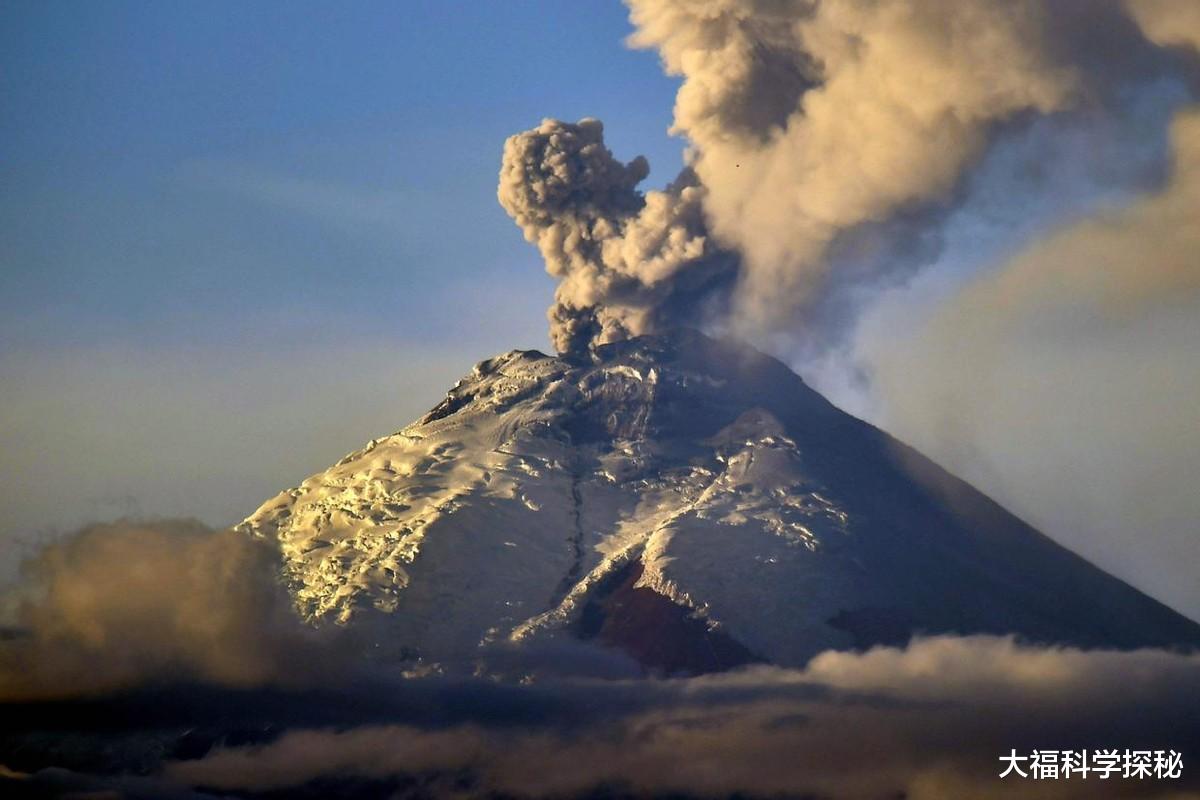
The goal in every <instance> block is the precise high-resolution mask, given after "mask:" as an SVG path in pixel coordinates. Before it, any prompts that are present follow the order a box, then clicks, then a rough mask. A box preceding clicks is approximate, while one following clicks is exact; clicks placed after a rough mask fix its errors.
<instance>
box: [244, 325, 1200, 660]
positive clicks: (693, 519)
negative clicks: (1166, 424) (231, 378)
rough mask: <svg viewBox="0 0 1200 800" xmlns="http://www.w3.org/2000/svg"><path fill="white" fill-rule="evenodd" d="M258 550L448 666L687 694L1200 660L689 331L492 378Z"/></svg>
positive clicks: (940, 487) (343, 613) (521, 362)
mask: <svg viewBox="0 0 1200 800" xmlns="http://www.w3.org/2000/svg"><path fill="white" fill-rule="evenodd" d="M240 528H241V529H242V530H244V531H246V532H248V533H250V534H253V535H255V536H261V537H267V538H268V539H272V540H277V541H278V543H279V545H280V547H281V550H282V553H283V557H284V563H285V566H284V569H285V572H286V576H287V578H288V580H289V582H290V584H291V586H292V587H293V591H294V593H295V597H296V601H297V603H298V605H299V606H300V608H301V609H302V611H303V612H304V613H305V614H306V615H308V616H309V617H311V618H312V619H313V620H314V621H318V622H320V621H337V622H340V623H350V624H358V623H363V624H369V625H370V626H371V630H373V631H376V632H378V635H379V636H380V639H381V640H382V642H381V643H382V644H383V645H384V646H385V647H386V648H387V649H389V650H390V651H391V652H393V653H394V654H396V655H400V656H402V657H405V658H412V659H420V660H422V661H423V662H425V663H429V664H433V663H436V664H450V663H462V662H469V661H470V659H472V658H473V657H475V656H476V655H477V654H478V653H480V652H481V648H487V647H488V646H489V645H494V644H497V643H502V642H504V641H505V640H508V641H509V642H512V643H516V644H517V645H518V646H519V644H520V643H529V642H536V641H538V640H541V639H544V638H553V637H576V638H585V639H588V638H590V639H594V640H596V641H598V642H599V643H601V644H605V645H609V646H613V647H616V648H620V649H622V650H624V651H625V652H627V653H630V654H632V655H633V656H634V657H636V658H637V659H638V660H639V661H640V662H641V663H642V664H643V665H645V666H647V667H650V668H653V669H657V670H660V671H665V672H672V671H677V670H684V671H703V670H708V669H718V668H723V667H728V666H732V665H735V664H738V663H743V662H746V661H752V660H765V661H770V662H773V663H777V664H782V665H800V664H803V663H804V662H805V661H806V660H807V659H808V658H809V657H811V656H812V655H813V654H815V653H817V652H819V651H821V650H825V649H829V648H853V647H865V646H869V645H872V644H877V643H900V642H904V641H906V640H907V639H908V638H909V637H910V636H911V635H913V634H914V633H929V634H933V633H942V632H956V633H963V634H967V633H978V632H986V633H1016V634H1018V635H1020V636H1023V637H1025V638H1028V639H1031V640H1036V641H1045V642H1062V643H1071V644H1077V645H1084V646H1114V647H1122V648H1130V647H1138V646H1164V645H1166V646H1170V645H1193V646H1200V626H1198V625H1196V624H1195V623H1193V622H1191V621H1190V620H1188V619H1186V618H1184V617H1182V616H1181V615H1179V614H1176V613H1175V612H1173V611H1171V610H1170V609H1168V608H1167V607H1165V606H1163V605H1161V604H1160V603H1158V602H1156V601H1154V600H1152V599H1150V598H1149V597H1147V596H1145V595H1143V594H1142V593H1141V592H1139V591H1137V590H1135V589H1133V588H1131V587H1130V586H1128V585H1126V584H1124V583H1122V582H1121V581H1119V580H1117V579H1116V578H1113V577H1112V576H1110V575H1108V574H1106V573H1105V572H1103V571H1101V570H1099V569H1097V568H1096V567H1094V566H1092V565H1091V564H1089V563H1088V562H1086V561H1084V560H1083V559H1081V558H1079V557H1078V556H1076V555H1074V554H1072V553H1071V552H1069V551H1067V550H1066V549H1064V548H1062V547H1060V546H1058V545H1057V544H1055V543H1054V542H1052V541H1051V540H1050V539H1048V538H1046V537H1045V536H1043V535H1042V534H1040V533H1039V532H1037V531H1036V530H1034V529H1033V528H1031V527H1029V526H1028V525H1026V524H1024V523H1023V522H1021V521H1020V520H1019V519H1017V518H1016V517H1014V516H1013V515H1011V514H1009V513H1007V512H1006V511H1005V510H1004V509H1003V508H1001V507H1000V506H998V505H997V504H996V503H994V502H992V501H991V500H989V499H988V498H987V497H985V496H984V495H982V494H981V493H980V492H978V491H976V490H975V489H973V488H972V487H970V486H968V485H967V484H965V483H964V482H962V481H960V480H958V479H956V478H954V477H953V476H951V475H949V474H947V473H946V472H945V471H943V470H941V469H940V468H938V467H937V466H936V465H934V464H933V463H932V462H930V461H928V460H927V459H925V458H924V457H922V456H921V455H919V454H918V453H916V452H915V451H913V450H912V449H910V448H908V447H906V446H905V445H903V444H901V443H900V442H897V441H896V440H895V439H893V438H891V437H890V436H888V435H887V434H885V433H883V432H881V431H879V430H878V429H876V428H874V427H872V426H871V425H868V424H866V423H864V422H862V421H860V420H858V419H856V418H854V417H851V416H850V415H848V414H845V413H843V412H842V411H839V410H838V409H837V408H835V407H834V406H833V405H831V404H830V403H828V402H827V401H826V400H825V399H824V398H822V397H821V396H820V395H818V394H817V393H816V392H814V391H813V390H812V389H810V388H809V387H808V386H807V385H805V383H804V382H803V381H802V380H801V379H800V378H799V377H798V376H797V375H796V374H794V373H793V372H792V371H790V370H789V369H788V368H787V367H786V366H784V365H783V364H782V363H780V362H779V361H776V360H775V359H773V358H770V357H768V356H765V355H763V354H761V353H759V352H757V351H755V350H753V349H751V348H749V347H746V346H742V345H738V344H734V343H729V342H724V341H715V340H712V339H709V338H707V337H705V336H703V335H701V334H699V333H695V332H691V331H681V332H677V333H673V334H671V335H670V336H666V337H649V336H646V337H639V338H637V339H632V340H629V341H624V342H619V343H615V344H609V345H604V346H601V347H598V348H595V349H594V350H592V351H591V352H590V353H589V354H588V355H587V356H574V357H569V358H568V357H558V358H555V357H550V356H546V355H544V354H542V353H539V352H536V351H512V352H509V353H506V354H504V355H501V356H497V357H496V358H492V359H489V360H487V361H483V362H481V363H479V364H478V365H476V367H475V368H474V370H473V371H472V373H471V374H470V375H468V376H466V377H465V378H463V379H462V380H460V381H459V382H458V383H457V384H456V385H455V386H454V388H452V389H451V390H450V392H449V394H448V395H447V396H446V399H445V400H444V401H442V402H441V403H440V404H439V405H438V406H437V407H436V408H434V409H433V410H432V411H430V412H429V413H428V414H426V415H425V416H424V417H422V418H421V419H420V420H418V421H417V422H415V423H413V424H412V425H409V426H408V427H406V428H404V429H403V430H401V431H399V432H398V433H395V434H392V435H390V436H386V437H384V438H381V439H376V440H373V441H371V442H369V443H368V444H367V446H366V447H365V448H363V449H362V450H359V451H358V452H355V453H352V454H350V455H348V456H347V457H345V458H344V459H342V460H341V461H340V462H338V463H337V464H336V465H335V466H333V467H332V468H330V469H329V470H327V471H325V472H322V473H320V474H317V475H314V476H313V477H311V478H309V479H308V480H306V481H304V483H302V484H301V485H300V486H299V487H297V488H295V489H291V490H288V491H285V492H283V493H281V494H279V495H278V496H277V497H275V498H273V499H272V500H270V501H268V502H267V503H265V504H264V505H263V506H262V507H261V508H260V509H259V510H258V511H256V512H255V513H254V514H253V515H252V516H251V517H249V518H248V519H247V520H246V521H245V522H243V523H242V524H241V526H240Z"/></svg>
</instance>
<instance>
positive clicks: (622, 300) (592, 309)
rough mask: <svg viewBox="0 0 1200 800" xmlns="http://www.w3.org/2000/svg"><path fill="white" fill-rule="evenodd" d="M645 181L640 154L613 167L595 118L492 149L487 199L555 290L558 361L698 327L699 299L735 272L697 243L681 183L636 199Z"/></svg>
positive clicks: (687, 179)
mask: <svg viewBox="0 0 1200 800" xmlns="http://www.w3.org/2000/svg"><path fill="white" fill-rule="evenodd" d="M649 172H650V167H649V164H647V162H646V159H645V158H642V157H641V156H639V157H637V158H635V159H634V160H633V161H630V162H629V163H628V164H622V163H621V162H620V161H618V160H617V159H616V158H614V157H613V154H612V152H611V151H609V149H608V148H607V147H605V146H604V126H603V124H602V123H601V122H600V121H599V120H596V119H584V120H581V121H579V122H578V123H576V124H571V123H567V122H559V121H557V120H549V119H548V120H545V121H543V122H542V124H541V125H539V126H538V127H537V128H534V129H532V130H529V131H526V132H524V133H519V134H517V135H515V136H511V137H509V139H508V140H507V141H506V142H505V143H504V160H503V163H502V165H501V167H500V188H499V190H498V192H497V195H498V197H499V200H500V205H502V206H503V207H504V210H505V211H507V212H508V214H509V216H511V217H512V218H513V220H514V221H515V222H516V223H517V225H518V226H520V228H521V230H522V231H523V232H524V233H525V238H526V239H527V240H528V241H530V242H533V243H535V244H537V246H538V249H539V250H540V251H541V253H542V257H543V258H544V259H545V260H546V270H547V271H548V272H549V273H550V274H551V275H553V276H554V277H555V278H557V279H559V281H560V282H559V285H558V289H557V290H556V292H555V304H554V306H553V307H552V308H551V309H550V311H549V313H548V316H549V319H550V338H551V340H552V341H553V342H554V346H555V348H557V349H558V350H559V352H563V353H568V352H576V351H579V350H582V349H585V348H586V347H587V346H588V345H589V344H592V343H602V342H609V341H616V340H620V339H624V338H626V337H628V336H632V335H638V334H642V333H649V332H651V331H653V330H655V329H656V328H659V327H662V326H663V325H674V324H688V325H696V326H698V325H700V324H702V322H703V317H704V305H705V303H706V298H708V297H709V296H710V295H715V294H716V293H717V292H716V290H717V289H718V287H721V286H724V285H727V284H728V282H729V280H730V279H731V278H732V276H733V275H734V274H735V261H734V259H733V258H732V257H731V256H730V255H729V254H728V253H725V252H722V251H720V250H717V249H716V248H714V247H712V246H711V245H710V244H709V239H708V236H707V231H706V227H705V222H704V216H703V212H702V208H701V200H702V197H703V190H702V188H701V187H700V186H698V185H697V184H696V182H695V178H694V176H693V175H692V173H691V172H690V171H689V170H684V172H683V173H681V175H680V177H679V179H677V180H676V182H675V183H674V184H672V185H671V186H669V187H667V189H666V190H664V191H651V192H648V193H646V194H645V195H643V194H642V193H641V192H640V191H638V190H637V184H638V183H640V182H641V181H642V180H643V179H644V178H645V177H646V176H647V175H648V174H649Z"/></svg>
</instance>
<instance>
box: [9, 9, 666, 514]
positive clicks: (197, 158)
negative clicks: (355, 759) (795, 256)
mask: <svg viewBox="0 0 1200 800" xmlns="http://www.w3.org/2000/svg"><path fill="white" fill-rule="evenodd" d="M629 30H630V29H629V25H628V22H627V19H626V13H625V9H624V7H623V6H621V5H620V4H619V3H616V2H611V3H609V2H604V3H600V2H597V3H578V4H577V3H562V2H522V3H513V4H510V3H490V2H471V3H466V2H464V3H445V2H420V3H417V2H405V3H382V2H381V3H366V2H360V3H353V4H330V3H300V2H289V3H254V4H234V3H196V4H175V3H154V2H102V3H65V2H9V3H6V4H4V5H3V6H2V7H0V115H2V116H0V393H2V394H3V397H0V405H2V406H3V409H2V410H0V440H2V441H3V445H2V446H0V451H2V452H3V455H0V485H2V486H4V487H6V488H3V489H0V495H2V496H0V502H2V503H3V505H4V507H5V509H6V511H7V512H8V514H7V519H6V522H4V523H3V524H2V525H0V530H3V531H5V532H6V533H13V532H20V531H27V530H33V529H40V528H46V527H63V526H69V525H71V524H75V522H77V521H81V520H83V519H87V518H89V517H95V516H99V517H105V516H113V515H116V514H118V513H125V512H127V511H134V512H137V513H146V514H195V515H199V516H201V517H203V518H205V519H206V520H208V521H210V522H216V523H220V522H228V521H230V520H234V519H237V518H240V516H242V515H244V514H246V513H248V512H249V511H251V510H252V508H251V507H249V506H252V505H253V504H255V503H257V502H258V501H260V500H262V499H265V498H266V497H267V496H269V495H270V494H273V493H274V492H275V491H277V490H278V489H280V488H283V487H284V486H286V485H290V484H291V483H294V482H295V481H298V480H299V479H301V478H303V477H304V476H305V475H307V474H309V473H311V472H313V471H316V470H317V469H319V468H323V467H324V466H325V465H327V463H328V462H330V461H331V460H333V459H336V458H337V457H339V456H340V455H341V454H342V453H344V452H345V451H348V450H351V449H354V448H356V447H358V446H360V445H361V444H362V443H363V441H365V440H366V439H368V438H370V437H371V436H374V435H379V434H382V433H386V432H388V431H390V430H393V429H395V428H398V427H400V426H401V425H403V424H405V423H407V422H408V421H410V420H411V419H412V418H413V417H414V416H416V415H417V414H419V413H420V412H421V411H422V410H424V409H425V408H426V407H428V406H429V405H431V404H432V403H434V402H436V400H437V399H438V397H439V396H440V395H441V393H442V392H443V391H444V390H445V389H446V388H448V386H449V384H450V383H452V382H453V380H454V378H455V377H456V376H458V375H459V374H461V373H462V372H464V371H465V370H466V369H467V368H468V367H469V366H470V364H471V363H473V362H474V361H476V360H478V359H481V358H484V357H486V356H489V355H492V354H493V353H494V352H496V351H500V350H506V349H510V348H513V347H540V348H543V349H545V348H547V347H548V343H547V341H546V338H545V327H546V326H545V321H544V311H545V308H546V307H547V306H548V305H549V300H550V296H551V293H552V289H553V287H552V282H551V280H550V278H549V277H548V276H546V275H545V274H544V272H543V270H542V265H541V260H540V258H539V257H538V256H537V253H536V252H535V251H534V250H533V248H531V247H530V246H529V245H527V244H526V243H525V242H524V241H523V239H522V238H521V235H520V232H519V231H518V230H517V228H516V227H515V226H514V225H513V224H512V223H511V221H510V220H509V219H508V218H507V216H505V214H504V213H503V211H502V210H501V209H500V207H499V206H498V204H497V203H496V199H495V188H496V175H497V171H498V169H499V164H500V151H501V147H502V145H503V141H504V138H505V137H506V136H508V135H509V134H512V133H515V132H517V131H519V130H522V129H525V128H528V127H531V126H533V125H536V124H537V123H538V122H539V121H540V120H541V119H542V118H543V117H546V116H555V117H560V118H564V119H569V120H574V119H578V118H580V117H582V116H589V115H590V116H597V117H600V118H601V119H603V120H605V124H606V126H607V128H606V132H607V137H608V140H609V143H610V145H611V146H612V147H613V149H614V151H615V152H616V153H617V155H618V156H620V157H622V158H625V159H629V158H632V157H633V156H635V155H637V154H644V155H646V156H647V157H648V158H649V159H650V162H651V166H652V169H653V172H652V174H651V177H650V180H649V182H648V183H649V184H652V185H660V184H663V183H666V182H667V181H668V180H670V178H672V177H673V176H674V174H675V172H676V171H677V170H678V168H679V165H680V164H681V149H682V145H681V143H680V142H679V141H678V140H677V139H672V138H670V137H668V135H667V132H666V130H667V127H668V126H669V125H670V117H671V107H672V103H673V98H674V92H675V82H674V81H672V80H671V79H668V78H666V77H664V76H663V75H662V72H661V70H660V68H659V66H658V61H657V56H656V55H655V54H653V53H647V52H636V51H631V50H629V49H628V48H626V47H624V46H623V44H622V40H623V38H624V36H625V35H626V34H627V33H628V32H629ZM248 504H249V505H248Z"/></svg>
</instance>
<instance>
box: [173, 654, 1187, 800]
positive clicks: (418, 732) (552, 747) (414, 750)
mask: <svg viewBox="0 0 1200 800" xmlns="http://www.w3.org/2000/svg"><path fill="white" fill-rule="evenodd" d="M524 691H527V692H528V693H529V696H530V698H531V699H532V698H534V697H536V698H537V699H538V703H539V704H540V706H541V707H543V708H554V707H555V704H557V706H559V707H561V708H562V709H563V710H565V711H569V713H563V714H556V713H550V714H548V715H547V716H546V717H545V719H544V720H543V721H541V722H538V723H530V722H529V721H528V720H524V721H522V722H521V723H520V724H517V725H515V726H514V725H513V724H512V721H511V720H510V719H507V718H506V716H505V715H504V714H497V713H495V710H494V708H492V709H491V710H490V711H485V709H489V708H491V707H490V706H489V705H488V704H486V703H482V704H481V705H480V715H479V717H478V718H477V719H475V720H471V721H466V722H459V723H456V724H452V725H447V726H427V725H422V724H419V723H417V724H413V723H411V722H407V721H404V720H397V721H396V723H395V724H371V725H365V726H361V727H351V728H348V729H347V728H339V729H305V730H294V731H292V732H289V733H287V734H285V735H284V736H282V737H281V738H279V739H277V740H276V741H274V742H272V743H269V744H266V745H263V746H252V747H232V748H225V749H218V750H215V751H213V752H211V753H209V754H208V755H207V756H205V757H204V758H200V759H196V760H189V761H175V762H172V763H169V764H168V765H167V766H166V767H165V770H164V775H165V776H166V777H167V778H168V779H170V780H172V781H175V782H178V783H180V784H182V785H188V786H193V787H202V788H205V789H208V790H218V791H251V792H263V791H271V790H281V789H289V788H295V787H301V786H305V785H312V784H313V782H316V781H321V780H329V779H330V778H332V777H337V778H339V779H342V780H350V779H358V780H363V779H372V780H377V781H383V780H386V779H388V778H389V777H392V778H395V777H397V776H408V777H409V778H412V777H413V776H416V777H417V778H419V781H420V785H421V786H422V788H423V790H424V791H428V792H431V793H433V794H441V793H450V792H451V791H459V792H466V793H467V794H477V793H489V792H498V793H502V794H507V795H516V796H532V797H548V796H556V797H562V796H574V795H580V794H584V793H589V792H593V791H597V790H600V791H608V792H612V793H615V794H620V793H624V792H628V793H632V794H634V795H639V796H642V795H651V794H663V793H679V794H684V795H700V796H725V795H730V794H733V793H742V794H746V795H752V796H770V795H780V794H787V795H790V796H796V795H805V794H806V793H811V794H812V795H813V796H820V797H826V796H828V797H885V796H886V797H892V796H904V797H910V798H951V797H1054V798H1057V797H1164V798H1165V797H1196V796H1200V769H1197V767H1196V764H1197V763H1200V762H1196V761H1195V759H1196V758H1198V757H1200V749H1197V747H1198V744H1200V743H1198V741H1197V739H1198V738H1200V737H1198V734H1197V730H1196V727H1195V720H1196V719H1200V656H1198V655H1185V654H1176V653H1168V652H1162V651H1141V652H1133V653H1115V652H1083V651H1078V650H1070V649H1046V648H1033V647H1025V646H1022V645H1020V644H1018V643H1016V642H1014V641H1013V640H1011V639H1007V638H995V637H968V638H953V637H938V638H931V639H923V640H918V641H915V642H913V643H912V644H911V645H910V646H909V647H907V648H905V649H894V648H881V649H876V650H872V651H869V652H867V653H862V654H855V653H832V652H831V653H825V654H822V655H820V656H818V657H817V658H816V659H814V660H813V661H812V662H811V663H810V664H809V666H808V667H807V668H806V669H804V670H781V669H773V668H763V667H759V668H754V669H750V670H746V671H743V672H737V673H730V674H725V675H718V676H706V677H699V678H691V679H686V680H670V681H618V682H587V683H579V682H566V683H558V684H552V685H543V686H538V687H528V688H527V689H525V690H524ZM548 699H553V700H554V701H555V702H554V703H550V704H549V705H547V700H548ZM589 709H590V710H589ZM1113 748H1116V749H1119V750H1121V752H1122V753H1123V752H1124V749H1125V748H1130V749H1133V750H1138V749H1145V750H1150V751H1156V750H1162V751H1165V752H1167V753H1169V751H1171V750H1174V751H1175V752H1177V753H1180V754H1181V758H1182V764H1183V767H1182V777H1181V778H1179V779H1175V780H1166V779H1163V780H1157V779H1154V778H1150V779H1146V778H1142V779H1137V778H1123V777H1121V776H1120V774H1119V773H1118V774H1117V775H1115V776H1113V777H1110V778H1107V779H1101V778H1098V777H1096V776H1089V777H1087V778H1080V777H1078V776H1072V777H1071V778H1068V779H1059V780H1037V781H1035V780H1033V779H1032V778H1024V779H1021V778H1018V777H1017V776H1016V775H1015V774H1014V775H1012V776H1010V777H1008V778H1005V779H1003V780H1002V779H1000V778H999V773H1000V771H1001V770H1002V769H1003V768H1004V767H1005V766H1006V764H1004V763H1001V762H1000V761H999V757H1000V756H1001V755H1009V754H1010V753H1011V751H1012V750H1013V749H1016V751H1017V754H1018V755H1022V756H1028V755H1029V754H1030V751H1031V750H1035V749H1036V750H1050V749H1053V750H1057V751H1062V750H1075V751H1079V750H1093V751H1094V750H1096V749H1113ZM1022 764H1023V766H1024V768H1025V770H1026V772H1028V771H1029V764H1028V762H1022Z"/></svg>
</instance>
